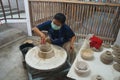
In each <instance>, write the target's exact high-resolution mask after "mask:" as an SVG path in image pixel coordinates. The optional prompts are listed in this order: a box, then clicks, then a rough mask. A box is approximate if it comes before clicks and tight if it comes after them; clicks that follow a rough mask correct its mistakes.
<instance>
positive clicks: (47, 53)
mask: <svg viewBox="0 0 120 80" xmlns="http://www.w3.org/2000/svg"><path fill="white" fill-rule="evenodd" d="M39 48H40V51H39V54H38V56H39V57H41V58H45V59H48V58H51V57H53V56H54V50H53V47H52V45H50V44H44V45H40V46H39Z"/></svg>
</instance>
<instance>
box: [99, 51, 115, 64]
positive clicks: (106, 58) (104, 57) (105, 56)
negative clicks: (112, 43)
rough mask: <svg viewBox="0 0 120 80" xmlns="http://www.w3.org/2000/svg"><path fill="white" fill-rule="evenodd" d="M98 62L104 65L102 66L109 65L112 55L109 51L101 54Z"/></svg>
mask: <svg viewBox="0 0 120 80" xmlns="http://www.w3.org/2000/svg"><path fill="white" fill-rule="evenodd" d="M100 60H101V61H102V62H103V63H104V64H110V63H112V62H113V55H112V54H111V52H110V51H106V52H104V53H103V54H101V56H100Z"/></svg>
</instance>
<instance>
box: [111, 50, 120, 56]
mask: <svg viewBox="0 0 120 80" xmlns="http://www.w3.org/2000/svg"><path fill="white" fill-rule="evenodd" d="M112 54H114V55H115V56H120V52H117V51H113V52H112Z"/></svg>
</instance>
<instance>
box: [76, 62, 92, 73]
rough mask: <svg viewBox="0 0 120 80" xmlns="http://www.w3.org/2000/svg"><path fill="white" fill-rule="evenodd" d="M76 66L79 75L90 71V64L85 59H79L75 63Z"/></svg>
mask: <svg viewBox="0 0 120 80" xmlns="http://www.w3.org/2000/svg"><path fill="white" fill-rule="evenodd" d="M74 68H75V71H76V73H77V74H79V75H80V74H87V73H89V71H90V68H89V66H88V64H87V63H86V62H84V61H77V62H76V63H75V66H74Z"/></svg>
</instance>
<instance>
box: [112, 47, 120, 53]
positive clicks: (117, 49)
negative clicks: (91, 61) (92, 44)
mask: <svg viewBox="0 0 120 80" xmlns="http://www.w3.org/2000/svg"><path fill="white" fill-rule="evenodd" d="M112 49H113V50H114V51H116V52H119V53H120V46H119V45H114V46H113V47H112Z"/></svg>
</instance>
